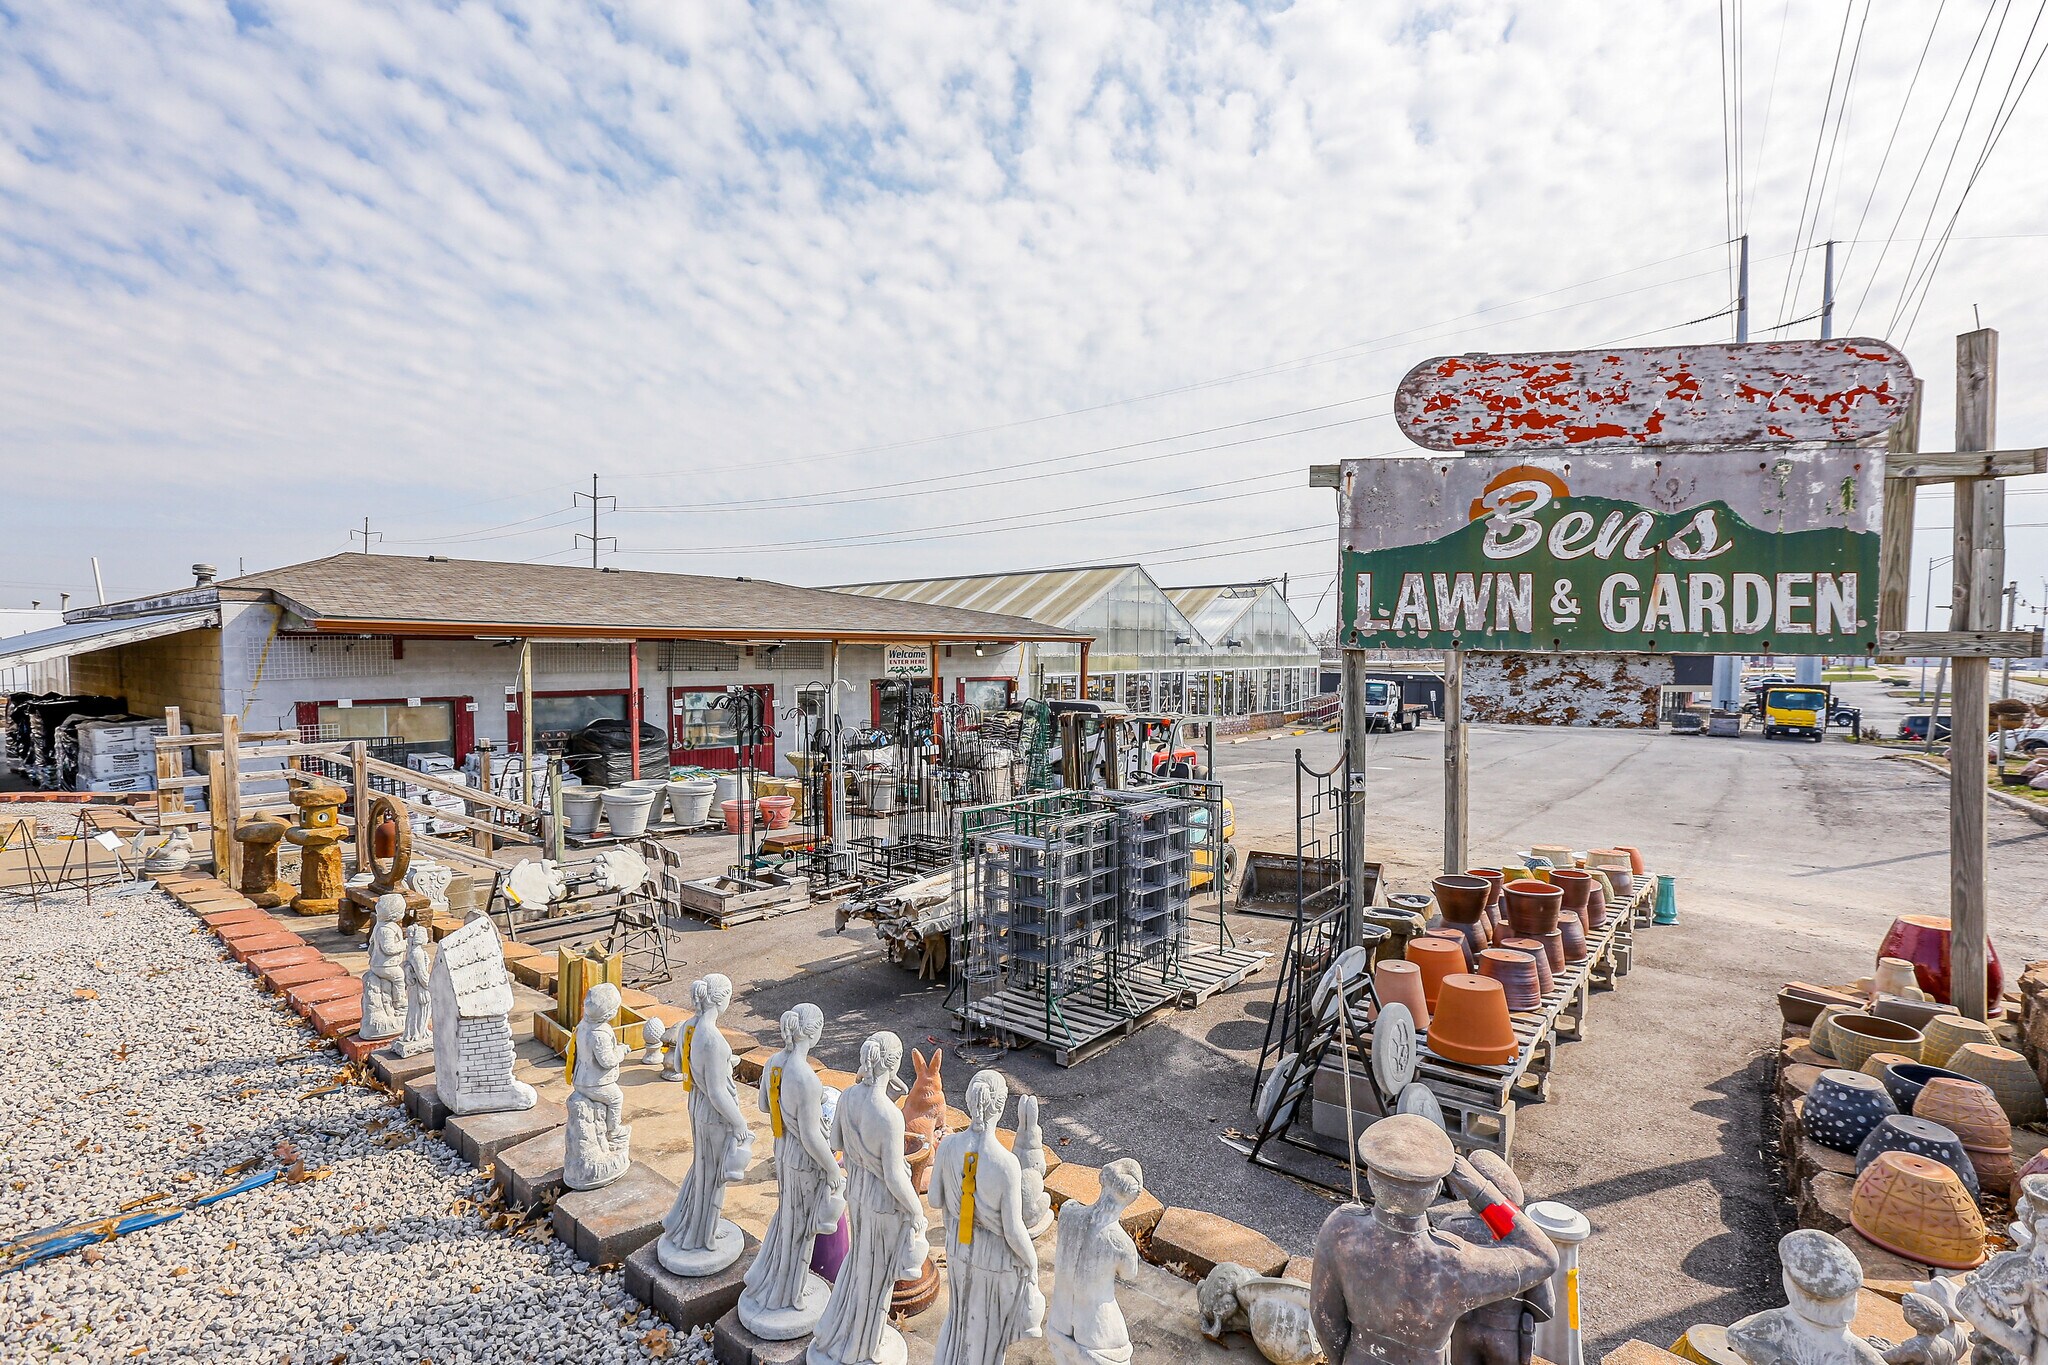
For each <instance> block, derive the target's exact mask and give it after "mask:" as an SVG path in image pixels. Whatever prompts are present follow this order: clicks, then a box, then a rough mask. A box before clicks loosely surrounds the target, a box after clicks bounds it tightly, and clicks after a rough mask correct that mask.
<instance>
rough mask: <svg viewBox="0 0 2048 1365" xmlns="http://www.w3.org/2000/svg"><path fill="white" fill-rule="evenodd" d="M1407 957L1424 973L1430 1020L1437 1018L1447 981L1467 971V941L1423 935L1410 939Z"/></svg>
mask: <svg viewBox="0 0 2048 1365" xmlns="http://www.w3.org/2000/svg"><path fill="white" fill-rule="evenodd" d="M1406 956H1407V958H1408V960H1409V961H1410V962H1412V963H1414V964H1415V966H1416V969H1417V970H1418V971H1420V972H1421V973H1422V996H1423V999H1424V1000H1426V1001H1428V1002H1429V1014H1430V1018H1432V1019H1434V1018H1435V1017H1436V999H1437V995H1438V994H1439V993H1440V992H1441V991H1442V990H1443V984H1444V978H1445V977H1447V976H1458V975H1461V974H1463V972H1464V970H1465V942H1464V940H1463V939H1456V940H1452V939H1447V938H1439V937H1436V936H1434V935H1431V934H1424V935H1423V936H1422V937H1420V938H1412V939H1409V940H1408V952H1407V954H1406Z"/></svg>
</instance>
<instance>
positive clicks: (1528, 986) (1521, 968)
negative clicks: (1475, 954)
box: [1479, 948, 1543, 1013]
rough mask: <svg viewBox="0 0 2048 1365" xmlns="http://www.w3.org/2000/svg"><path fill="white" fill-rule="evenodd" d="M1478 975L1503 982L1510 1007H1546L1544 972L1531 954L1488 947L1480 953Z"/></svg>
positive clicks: (1511, 949)
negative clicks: (1539, 968)
mask: <svg viewBox="0 0 2048 1365" xmlns="http://www.w3.org/2000/svg"><path fill="white" fill-rule="evenodd" d="M1479 974H1480V975H1481V976H1490V977H1492V978H1493V979H1494V980H1495V981H1498V982H1500V988H1501V991H1502V992H1503V993H1504V994H1505V995H1506V996H1507V1002H1508V1009H1509V1010H1511V1011H1515V1012H1517V1013H1519V1012H1523V1011H1528V1010H1538V1009H1541V1008H1543V973H1542V972H1541V971H1540V970H1538V968H1537V966H1536V959H1535V958H1534V957H1532V956H1531V955H1529V954H1528V953H1525V952H1522V951H1520V950H1519V949H1515V948H1488V949H1487V950H1486V951H1485V952H1483V953H1481V954H1480V955H1479Z"/></svg>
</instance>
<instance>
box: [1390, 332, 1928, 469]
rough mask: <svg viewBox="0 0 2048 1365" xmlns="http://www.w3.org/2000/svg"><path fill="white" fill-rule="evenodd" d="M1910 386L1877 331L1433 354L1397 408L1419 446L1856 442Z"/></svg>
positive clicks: (1888, 422) (1907, 395)
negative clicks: (1737, 341) (1873, 334)
mask: <svg viewBox="0 0 2048 1365" xmlns="http://www.w3.org/2000/svg"><path fill="white" fill-rule="evenodd" d="M1912 395H1913V371H1912V368H1911V367H1910V366H1909V365H1908V364H1907V363H1906V358H1905V357H1904V356H1902V355H1900V354H1899V353H1898V352H1897V351H1895V350H1893V349H1892V348H1891V347H1890V346H1887V345H1886V344H1885V343H1884V342H1882V341H1872V340H1870V339H1868V338H1864V337H1850V338H1846V339H1842V340H1835V341H1784V342H1764V343H1749V344H1744V345H1723V346H1673V347H1654V348H1647V349H1641V350H1615V351H1560V352H1536V353H1531V354H1525V355H1467V356H1438V357H1437V358H1436V359H1434V360H1425V361H1423V362H1422V363H1421V364H1420V365H1417V366H1416V367H1415V368H1414V369H1412V370H1410V371H1408V373H1407V375H1406V377H1404V378H1403V379H1402V380H1401V387H1400V389H1399V390H1398V391H1397V392H1396V394H1395V397H1394V419H1395V421H1396V423H1397V424H1398V425H1399V426H1400V428H1401V430H1402V432H1403V433H1404V434H1405V435H1406V436H1407V437H1408V439H1409V440H1411V441H1413V442H1415V443H1416V444H1417V445H1419V446H1422V447H1423V448H1424V449H1427V450H1445V451H1474V452H1479V451H1489V450H1524V449H1529V450H1533V449H1538V448H1551V449H1555V448H1559V447H1586V446H1637V447H1644V446H1674V445H1717V446H1725V445H1765V444H1783V443H1785V442H1790V441H1859V440H1863V439H1865V438H1867V437H1871V436H1876V435H1879V434H1881V433H1883V432H1885V431H1888V430H1890V428H1891V427H1892V425H1893V423H1895V422H1897V421H1898V420H1899V417H1900V415H1901V414H1902V413H1904V412H1905V410H1906V404H1907V402H1908V401H1910V400H1911V398H1912Z"/></svg>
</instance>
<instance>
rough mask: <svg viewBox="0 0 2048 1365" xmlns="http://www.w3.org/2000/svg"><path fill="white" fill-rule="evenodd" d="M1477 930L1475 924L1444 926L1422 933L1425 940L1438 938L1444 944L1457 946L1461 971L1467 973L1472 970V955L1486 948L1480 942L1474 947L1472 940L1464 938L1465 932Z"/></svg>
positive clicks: (1482, 942)
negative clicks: (1461, 963) (1461, 965)
mask: <svg viewBox="0 0 2048 1365" xmlns="http://www.w3.org/2000/svg"><path fill="white" fill-rule="evenodd" d="M1478 928H1479V926H1478V925H1476V924H1445V925H1439V926H1437V927H1436V928H1434V929H1425V930H1423V931H1422V932H1423V936H1424V937H1425V938H1440V939H1442V940H1443V941H1444V942H1446V943H1455V944H1457V945H1458V952H1459V954H1460V959H1461V960H1462V961H1463V962H1464V964H1465V965H1464V967H1463V968H1461V970H1463V971H1468V972H1469V971H1471V970H1472V964H1473V961H1474V955H1475V954H1476V953H1478V951H1479V950H1480V949H1481V948H1484V947H1486V943H1485V942H1484V941H1483V940H1482V941H1481V942H1480V943H1479V944H1478V945H1477V946H1474V945H1473V943H1472V940H1470V939H1469V938H1467V937H1465V931H1466V930H1467V929H1475V930H1476V929H1478Z"/></svg>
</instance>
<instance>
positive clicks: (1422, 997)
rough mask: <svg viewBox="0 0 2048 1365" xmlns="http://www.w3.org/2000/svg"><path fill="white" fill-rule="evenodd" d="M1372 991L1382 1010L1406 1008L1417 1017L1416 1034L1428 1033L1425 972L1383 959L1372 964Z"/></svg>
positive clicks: (1400, 961) (1412, 965) (1427, 998)
mask: <svg viewBox="0 0 2048 1365" xmlns="http://www.w3.org/2000/svg"><path fill="white" fill-rule="evenodd" d="M1372 989H1373V994H1374V995H1377V996H1378V997H1379V1002H1380V1007H1381V1008H1382V1009H1384V1008H1385V1007H1386V1006H1388V1005H1405V1006H1407V1008H1408V1013H1409V1014H1410V1015H1412V1016H1414V1019H1415V1031H1416V1032H1417V1033H1427V1032H1429V997H1428V996H1427V995H1426V994H1424V992H1423V989H1422V968H1420V967H1418V966H1416V965H1415V964H1414V963H1413V962H1404V961H1402V960H1400V959H1398V958H1383V959H1382V960H1380V961H1378V962H1375V963H1373V964H1372Z"/></svg>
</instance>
